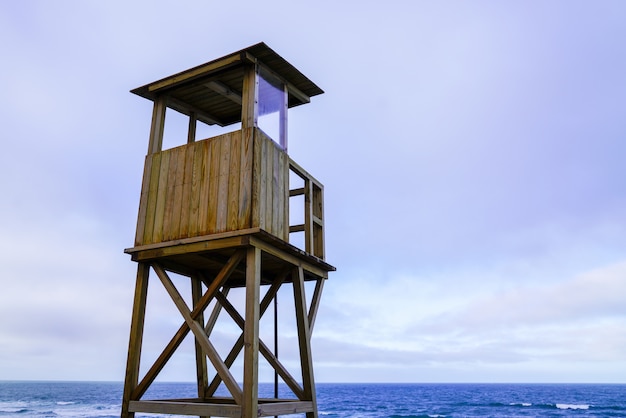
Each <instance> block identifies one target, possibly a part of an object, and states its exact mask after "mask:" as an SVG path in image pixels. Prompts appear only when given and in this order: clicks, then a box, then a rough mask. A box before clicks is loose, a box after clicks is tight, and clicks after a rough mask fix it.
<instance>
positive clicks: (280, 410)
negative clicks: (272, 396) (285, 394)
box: [259, 401, 314, 417]
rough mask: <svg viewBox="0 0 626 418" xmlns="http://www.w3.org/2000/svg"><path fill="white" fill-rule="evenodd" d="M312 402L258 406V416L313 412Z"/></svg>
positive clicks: (262, 404) (274, 403)
mask: <svg viewBox="0 0 626 418" xmlns="http://www.w3.org/2000/svg"><path fill="white" fill-rule="evenodd" d="M313 411H314V405H313V402H310V401H309V402H302V401H300V402H298V401H294V402H271V403H261V404H259V416H260V417H269V416H276V415H291V414H302V413H305V412H313Z"/></svg>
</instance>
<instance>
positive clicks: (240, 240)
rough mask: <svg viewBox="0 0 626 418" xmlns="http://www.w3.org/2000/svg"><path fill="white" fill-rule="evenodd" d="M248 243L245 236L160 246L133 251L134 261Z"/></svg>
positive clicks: (240, 245)
mask: <svg viewBox="0 0 626 418" xmlns="http://www.w3.org/2000/svg"><path fill="white" fill-rule="evenodd" d="M247 244H248V239H247V238H246V237H232V238H224V239H221V240H217V241H200V242H195V243H191V244H182V245H176V246H172V247H161V248H155V249H151V250H143V251H139V252H136V253H134V255H133V260H134V261H148V260H154V259H157V258H161V257H170V256H174V255H180V254H193V253H199V252H204V251H212V250H220V249H223V248H229V247H242V246H245V245H247Z"/></svg>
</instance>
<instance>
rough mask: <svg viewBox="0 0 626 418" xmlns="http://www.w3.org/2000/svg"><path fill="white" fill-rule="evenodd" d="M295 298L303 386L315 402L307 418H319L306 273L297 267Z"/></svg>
mask: <svg viewBox="0 0 626 418" xmlns="http://www.w3.org/2000/svg"><path fill="white" fill-rule="evenodd" d="M293 296H294V302H295V308H296V322H297V325H298V342H299V344H298V345H299V346H300V364H301V367H302V384H303V386H304V396H305V399H307V400H310V401H311V402H313V412H307V414H306V416H307V418H317V396H316V393H315V380H314V378H313V358H312V357H311V330H310V328H309V317H308V315H307V307H306V296H305V293H304V271H303V270H302V267H297V268H295V269H294V271H293Z"/></svg>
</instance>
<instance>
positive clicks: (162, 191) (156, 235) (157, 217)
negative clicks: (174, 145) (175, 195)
mask: <svg viewBox="0 0 626 418" xmlns="http://www.w3.org/2000/svg"><path fill="white" fill-rule="evenodd" d="M169 165H170V153H169V152H162V153H161V167H160V170H159V186H158V189H157V198H156V207H155V209H154V228H153V230H152V240H151V242H161V241H163V218H164V215H165V202H166V195H167V184H168V174H169Z"/></svg>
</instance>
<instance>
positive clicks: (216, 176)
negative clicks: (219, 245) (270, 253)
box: [135, 128, 289, 246]
mask: <svg viewBox="0 0 626 418" xmlns="http://www.w3.org/2000/svg"><path fill="white" fill-rule="evenodd" d="M288 170H289V157H288V156H287V155H286V154H285V153H284V151H282V150H281V149H280V147H279V146H278V145H277V144H276V143H274V141H272V140H271V139H270V138H268V137H267V136H266V135H265V134H263V132H261V131H260V130H258V129H256V128H251V129H245V130H240V131H234V132H231V133H228V134H224V135H221V136H218V137H215V138H210V139H206V140H202V141H197V142H192V143H188V144H186V145H182V146H180V147H176V148H172V149H168V150H165V151H161V152H156V153H152V154H148V156H147V157H146V163H145V168H144V179H143V186H142V192H141V199H140V208H139V217H138V222H137V233H136V238H135V245H136V246H139V245H148V244H153V243H159V242H166V241H172V240H177V239H183V238H189V237H196V236H202V235H211V234H218V233H223V232H228V231H237V230H241V229H247V228H255V227H260V228H262V229H264V230H265V231H267V232H270V233H271V234H273V235H275V236H277V237H279V238H281V239H283V240H285V241H287V240H288V239H289V236H288V235H289V226H288V199H289V176H288V173H289V171H288Z"/></svg>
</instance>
